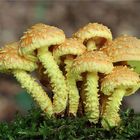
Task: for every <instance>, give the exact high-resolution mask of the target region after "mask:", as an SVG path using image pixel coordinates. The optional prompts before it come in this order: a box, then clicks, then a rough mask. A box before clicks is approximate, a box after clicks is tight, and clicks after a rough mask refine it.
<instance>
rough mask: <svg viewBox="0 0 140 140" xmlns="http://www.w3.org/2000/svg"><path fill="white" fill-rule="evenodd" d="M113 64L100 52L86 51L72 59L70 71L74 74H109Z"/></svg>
mask: <svg viewBox="0 0 140 140" xmlns="http://www.w3.org/2000/svg"><path fill="white" fill-rule="evenodd" d="M112 69H113V64H112V62H111V61H110V59H109V57H108V56H107V55H106V54H104V53H103V52H101V51H87V52H85V53H83V54H82V55H80V56H78V57H77V58H76V59H74V62H73V64H72V69H71V71H72V72H74V73H80V74H81V73H83V72H100V73H105V74H107V73H110V72H111V71H112Z"/></svg>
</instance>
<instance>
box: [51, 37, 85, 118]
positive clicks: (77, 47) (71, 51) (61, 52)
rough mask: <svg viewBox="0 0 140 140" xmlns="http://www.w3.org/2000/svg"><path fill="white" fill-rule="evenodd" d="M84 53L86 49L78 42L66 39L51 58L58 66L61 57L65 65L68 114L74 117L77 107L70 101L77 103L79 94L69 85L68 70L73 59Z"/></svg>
mask: <svg viewBox="0 0 140 140" xmlns="http://www.w3.org/2000/svg"><path fill="white" fill-rule="evenodd" d="M85 51H86V47H85V46H84V45H83V44H82V43H81V42H80V41H79V40H77V39H73V38H69V39H66V41H65V42H64V43H62V44H61V45H60V46H58V47H56V48H55V49H54V50H53V56H54V58H55V60H56V61H57V63H58V65H60V63H61V58H62V57H63V59H64V63H65V64H66V66H65V71H66V82H67V87H68V94H69V114H72V115H74V116H76V112H77V108H78V105H74V104H71V102H73V101H72V100H74V101H75V102H76V103H79V93H78V89H77V86H76V83H75V84H73V85H72V84H70V82H71V80H72V79H71V78H70V77H71V76H70V75H71V74H70V73H71V71H70V68H71V65H72V63H73V60H74V58H75V57H77V56H79V55H81V54H83V53H84V52H85ZM64 57H65V58H64ZM72 81H73V80H72ZM71 93H72V94H71ZM71 95H73V96H71Z"/></svg>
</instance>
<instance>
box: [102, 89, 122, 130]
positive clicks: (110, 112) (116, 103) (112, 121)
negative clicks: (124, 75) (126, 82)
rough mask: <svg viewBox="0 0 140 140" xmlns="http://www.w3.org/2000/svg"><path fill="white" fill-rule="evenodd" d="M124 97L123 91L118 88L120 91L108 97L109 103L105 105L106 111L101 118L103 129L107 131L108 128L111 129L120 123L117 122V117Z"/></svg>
mask: <svg viewBox="0 0 140 140" xmlns="http://www.w3.org/2000/svg"><path fill="white" fill-rule="evenodd" d="M124 95H125V89H123V88H120V89H116V90H115V91H114V93H113V94H112V95H111V96H110V97H109V101H108V103H107V106H106V110H105V112H104V114H103V116H102V117H103V119H102V122H101V123H102V126H103V127H104V128H106V129H108V128H109V126H111V127H114V126H117V125H118V123H119V122H120V121H119V120H118V119H119V117H117V116H118V111H119V109H120V105H121V101H122V99H123V96H124ZM117 118H118V119H117ZM108 124H109V126H108Z"/></svg>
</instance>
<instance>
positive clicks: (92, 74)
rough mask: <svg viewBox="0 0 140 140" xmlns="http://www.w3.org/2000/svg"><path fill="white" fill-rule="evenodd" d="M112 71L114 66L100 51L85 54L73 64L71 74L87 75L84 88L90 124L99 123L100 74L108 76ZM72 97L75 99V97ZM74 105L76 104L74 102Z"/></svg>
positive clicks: (86, 111) (86, 110)
mask: <svg viewBox="0 0 140 140" xmlns="http://www.w3.org/2000/svg"><path fill="white" fill-rule="evenodd" d="M112 69H113V65H112V63H111V61H110V60H109V58H108V57H107V56H106V55H105V54H104V53H103V52H100V51H88V52H85V53H84V54H82V55H80V56H78V57H77V58H76V59H75V60H74V62H73V65H72V68H71V71H72V72H71V73H74V76H75V75H81V74H82V73H85V72H86V73H87V76H86V82H85V88H84V90H85V92H84V94H85V95H84V96H85V102H84V104H85V106H84V108H85V114H86V116H87V117H88V119H89V121H90V122H93V123H97V122H98V119H99V98H98V96H99V95H98V79H99V77H98V72H100V73H105V74H108V73H110V72H111V71H112ZM75 80H77V79H75ZM71 84H74V83H71ZM70 96H71V97H73V96H74V95H70ZM72 104H75V102H74V100H73V102H72Z"/></svg>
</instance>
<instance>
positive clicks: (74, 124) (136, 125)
mask: <svg viewBox="0 0 140 140" xmlns="http://www.w3.org/2000/svg"><path fill="white" fill-rule="evenodd" d="M41 114H42V113H41V111H39V110H38V109H33V110H32V111H30V112H29V114H28V115H27V116H25V117H22V116H20V115H17V116H16V119H15V120H14V121H13V122H11V123H9V124H8V123H1V124H0V139H2V140H19V139H20V140H27V139H28V140H42V139H44V140H94V139H96V140H102V139H106V140H114V139H118V140H137V139H138V138H139V137H140V114H135V113H134V111H133V110H130V109H128V110H127V111H125V112H122V113H121V117H122V120H123V121H122V123H121V125H120V126H119V127H116V128H113V129H111V130H110V131H106V130H104V129H103V128H101V125H100V124H96V125H92V124H90V123H89V122H87V121H86V118H78V117H77V118H61V119H59V118H58V119H54V118H52V119H45V118H44V117H43V116H42V115H41Z"/></svg>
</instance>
